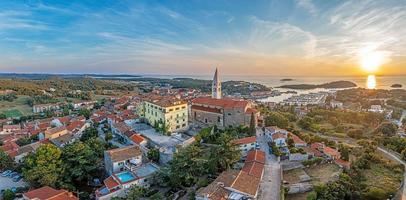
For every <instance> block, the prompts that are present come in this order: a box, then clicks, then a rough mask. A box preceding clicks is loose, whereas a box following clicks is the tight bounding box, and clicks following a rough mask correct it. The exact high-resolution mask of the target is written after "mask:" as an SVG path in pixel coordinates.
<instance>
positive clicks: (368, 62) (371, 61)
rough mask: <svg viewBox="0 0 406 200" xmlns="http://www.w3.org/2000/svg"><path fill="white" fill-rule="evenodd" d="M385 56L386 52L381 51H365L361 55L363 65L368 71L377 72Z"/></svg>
mask: <svg viewBox="0 0 406 200" xmlns="http://www.w3.org/2000/svg"><path fill="white" fill-rule="evenodd" d="M384 58H385V56H384V54H383V53H380V52H368V53H365V54H364V55H362V56H361V66H362V68H363V69H364V70H365V71H366V72H368V73H373V72H376V71H377V70H378V69H379V66H381V65H382V64H383V62H384Z"/></svg>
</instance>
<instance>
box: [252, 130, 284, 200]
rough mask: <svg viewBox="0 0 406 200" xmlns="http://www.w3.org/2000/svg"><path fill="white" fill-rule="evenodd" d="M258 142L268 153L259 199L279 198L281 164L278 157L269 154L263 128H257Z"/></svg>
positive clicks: (275, 199)
mask: <svg viewBox="0 0 406 200" xmlns="http://www.w3.org/2000/svg"><path fill="white" fill-rule="evenodd" d="M257 142H258V144H259V145H260V148H261V150H262V151H264V152H265V154H266V163H265V169H264V176H263V178H262V181H261V185H260V189H259V194H258V199H259V200H279V199H280V188H281V165H280V164H279V162H278V161H277V159H276V157H275V156H274V155H272V154H269V146H268V144H267V140H266V137H265V136H264V134H263V131H262V130H261V129H257Z"/></svg>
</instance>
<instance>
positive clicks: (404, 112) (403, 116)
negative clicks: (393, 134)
mask: <svg viewBox="0 0 406 200" xmlns="http://www.w3.org/2000/svg"><path fill="white" fill-rule="evenodd" d="M405 117H406V110H403V112H402V116H401V117H400V119H399V121H398V126H399V127H401V126H402V121H403V119H404V118H405Z"/></svg>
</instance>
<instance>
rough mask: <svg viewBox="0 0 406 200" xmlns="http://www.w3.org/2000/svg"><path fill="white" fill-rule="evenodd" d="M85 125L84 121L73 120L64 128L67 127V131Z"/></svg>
mask: <svg viewBox="0 0 406 200" xmlns="http://www.w3.org/2000/svg"><path fill="white" fill-rule="evenodd" d="M84 125H85V122H84V121H73V122H72V123H70V124H69V125H68V126H67V127H66V129H68V131H73V130H75V129H80V128H82V127H83V126H84Z"/></svg>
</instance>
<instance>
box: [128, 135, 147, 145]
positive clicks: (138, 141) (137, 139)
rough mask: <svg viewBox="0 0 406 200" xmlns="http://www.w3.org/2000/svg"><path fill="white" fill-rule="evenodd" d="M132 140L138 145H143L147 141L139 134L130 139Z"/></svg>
mask: <svg viewBox="0 0 406 200" xmlns="http://www.w3.org/2000/svg"><path fill="white" fill-rule="evenodd" d="M130 139H131V140H132V141H133V142H135V143H136V144H141V142H143V141H147V140H146V139H145V138H144V137H142V136H141V135H139V134H134V135H132V136H131V137H130Z"/></svg>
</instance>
